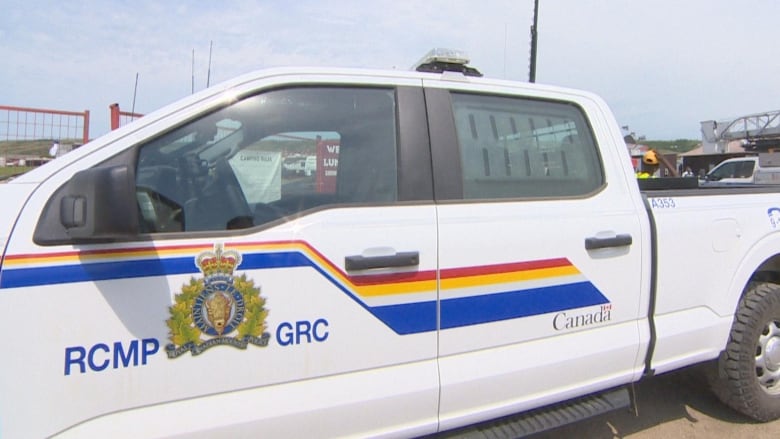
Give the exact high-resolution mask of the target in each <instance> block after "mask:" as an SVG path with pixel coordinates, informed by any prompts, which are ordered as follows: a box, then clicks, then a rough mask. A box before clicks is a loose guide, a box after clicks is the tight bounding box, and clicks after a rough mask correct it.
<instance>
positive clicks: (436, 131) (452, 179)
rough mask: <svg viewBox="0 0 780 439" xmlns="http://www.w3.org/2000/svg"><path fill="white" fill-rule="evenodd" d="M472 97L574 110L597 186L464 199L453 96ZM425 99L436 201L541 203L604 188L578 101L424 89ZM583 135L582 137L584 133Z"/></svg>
mask: <svg viewBox="0 0 780 439" xmlns="http://www.w3.org/2000/svg"><path fill="white" fill-rule="evenodd" d="M453 94H463V95H475V96H485V97H496V98H508V99H517V100H523V101H539V102H544V103H555V104H563V105H567V106H570V107H573V108H575V109H576V110H577V111H578V112H579V113H580V117H581V119H582V123H583V124H584V128H586V129H587V131H588V133H587V135H588V136H589V138H590V140H591V142H592V145H593V148H594V163H595V164H596V165H597V166H598V171H599V172H600V174H601V175H600V184H598V185H597V186H596V187H595V188H593V190H591V191H587V192H585V193H581V194H574V195H543V196H517V197H504V198H466V197H465V196H464V179H463V163H462V160H461V146H460V143H459V139H458V133H457V127H456V125H455V114H454V106H453V100H452V95H453ZM425 100H426V105H427V109H428V114H429V117H430V124H431V126H430V132H431V150H432V155H433V164H434V171H433V173H434V192H435V199H436V201H437V202H444V203H481V202H510V201H527V202H530V201H543V200H557V199H573V200H576V199H586V198H591V197H593V196H595V195H596V194H598V193H600V192H601V191H603V190H604V188H606V186H607V179H606V167H605V164H604V160H603V157H602V154H601V148H600V147H599V143H598V141H597V138H596V135H595V132H594V130H593V124H592V123H591V121H590V120H589V118H588V116H587V112H586V111H585V110H584V109H583V108H582V106H581V105H579V104H578V103H577V102H573V101H565V100H558V99H546V98H539V97H533V96H525V95H519V94H511V93H495V92H487V91H484V92H483V91H472V90H465V89H446V88H432V87H427V88H425ZM582 135H585V134H584V133H583V134H582Z"/></svg>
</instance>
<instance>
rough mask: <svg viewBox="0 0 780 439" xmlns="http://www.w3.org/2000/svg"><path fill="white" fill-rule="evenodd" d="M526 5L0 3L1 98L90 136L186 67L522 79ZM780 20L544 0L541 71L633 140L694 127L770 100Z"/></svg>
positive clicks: (677, 6) (768, 9) (148, 105)
mask: <svg viewBox="0 0 780 439" xmlns="http://www.w3.org/2000/svg"><path fill="white" fill-rule="evenodd" d="M533 3H534V2H533V0H523V1H518V0H514V1H510V0H482V1H475V0H424V1H409V0H377V1H370V0H365V1H357V0H356V1H350V0H321V1H313V0H286V1H284V0H276V1H272V0H268V1H259V0H256V1H253V0H221V1H196V0H191V1H184V0H181V1H174V0H167V1H160V0H154V1H150V0H124V1H123V0H80V1H73V2H66V1H62V0H0V10H1V11H2V12H0V66H2V68H0V105H13V106H23V107H33V108H50V109H58V110H66V111H83V110H90V113H91V120H90V137H93V138H94V137H97V136H99V135H102V134H105V133H106V132H107V131H108V130H109V110H108V108H109V105H110V104H112V103H118V104H119V105H120V108H121V109H122V110H125V111H130V110H131V109H134V110H135V111H136V112H139V113H148V112H151V111H153V110H155V109H157V108H160V107H162V106H164V105H167V104H169V103H171V102H174V101H176V100H178V99H180V98H183V97H185V96H188V95H189V94H191V92H192V90H193V77H194V89H195V91H199V90H202V89H204V88H206V85H207V81H208V83H209V84H210V85H214V84H216V83H219V82H222V81H225V80H228V79H230V78H232V77H234V76H238V75H240V74H243V73H247V72H251V71H254V70H258V69H263V68H268V67H280V66H328V67H334V66H335V67H361V68H382V69H392V68H395V69H408V68H410V67H411V66H412V65H413V64H414V63H415V62H416V61H417V60H419V59H420V58H421V57H422V56H423V55H424V54H425V53H426V52H427V51H428V50H430V49H431V48H434V47H447V48H454V49H460V50H463V51H465V52H467V53H468V54H469V56H470V58H471V65H472V66H474V67H476V68H478V69H479V70H480V71H482V73H484V74H485V76H489V77H495V78H502V79H512V80H518V81H527V80H528V77H529V53H530V39H531V38H530V27H531V24H532V22H533V9H534V8H533V6H534V5H533ZM778 17H780V1H777V0H751V1H747V2H736V1H733V0H684V1H681V0H654V1H621V0H539V15H538V57H537V70H536V82H538V83H544V84H552V85H560V86H565V87H572V88H578V89H584V90H588V91H592V92H595V93H597V94H599V95H600V96H601V97H603V98H604V99H605V100H606V101H607V103H608V104H609V105H610V107H611V108H612V111H613V112H614V113H615V116H616V118H617V120H618V123H619V124H620V125H621V126H628V127H629V131H631V132H634V133H636V135H637V136H645V137H646V138H647V139H650V140H674V139H680V138H686V139H700V138H701V132H700V124H699V122H700V121H703V120H710V119H714V120H725V119H728V118H734V117H739V116H743V115H748V114H754V113H760V112H765V111H773V110H778V109H780V85H778V82H780V53H778V52H779V51H780V49H779V48H778V47H780V46H778V43H780V26H777V19H778ZM210 44H213V48H212V54H211V64H210V66H209V46H210ZM193 51H194V57H193ZM193 59H194V62H193ZM193 65H194V68H193ZM136 75H137V77H138V87H137V91H135V83H136Z"/></svg>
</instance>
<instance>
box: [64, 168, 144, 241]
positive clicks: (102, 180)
mask: <svg viewBox="0 0 780 439" xmlns="http://www.w3.org/2000/svg"><path fill="white" fill-rule="evenodd" d="M59 218H60V223H61V224H62V226H63V227H64V228H65V230H66V233H67V234H68V236H69V237H70V238H72V239H73V240H76V241H112V240H116V239H122V238H128V237H131V236H135V235H137V234H138V203H137V201H136V197H135V182H134V180H133V175H132V172H130V169H129V167H128V166H126V165H122V166H111V167H99V168H91V169H87V170H84V171H80V172H77V173H76V174H75V175H74V176H73V177H72V178H71V179H70V181H69V182H68V183H67V184H66V185H65V187H64V191H63V194H62V198H61V199H60V206H59Z"/></svg>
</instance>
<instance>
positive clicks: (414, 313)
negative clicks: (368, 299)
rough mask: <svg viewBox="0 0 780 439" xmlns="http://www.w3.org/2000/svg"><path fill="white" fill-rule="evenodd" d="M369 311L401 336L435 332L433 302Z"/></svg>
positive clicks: (384, 307)
mask: <svg viewBox="0 0 780 439" xmlns="http://www.w3.org/2000/svg"><path fill="white" fill-rule="evenodd" d="M370 311H371V313H372V314H374V316H376V318H378V319H379V320H381V321H383V322H384V323H385V324H386V325H387V326H389V327H390V328H392V329H393V331H395V332H396V333H398V334H401V335H406V334H416V333H418V332H429V331H435V330H436V302H435V301H429V302H417V303H404V304H400V305H386V306H376V307H373V308H371V309H370Z"/></svg>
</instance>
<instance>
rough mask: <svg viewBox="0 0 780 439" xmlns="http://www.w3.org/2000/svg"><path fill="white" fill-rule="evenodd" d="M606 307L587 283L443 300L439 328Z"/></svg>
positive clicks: (599, 296)
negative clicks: (600, 306)
mask: <svg viewBox="0 0 780 439" xmlns="http://www.w3.org/2000/svg"><path fill="white" fill-rule="evenodd" d="M605 303H609V300H607V298H606V297H604V295H603V294H601V292H600V291H599V290H598V289H597V288H596V287H595V286H594V285H593V284H592V283H590V282H578V283H574V284H567V285H556V286H552V287H543V288H532V289H528V290H521V291H511V292H506V293H497V294H488V295H484V296H472V297H462V298H457V299H445V300H442V302H441V328H442V329H449V328H458V327H461V326H469V325H478V324H480V323H490V322H497V321H500V320H509V319H517V318H521V317H530V316H535V315H540V314H547V313H551V312H558V311H564V310H568V309H575V308H583V307H586V306H594V305H603V304H605Z"/></svg>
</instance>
